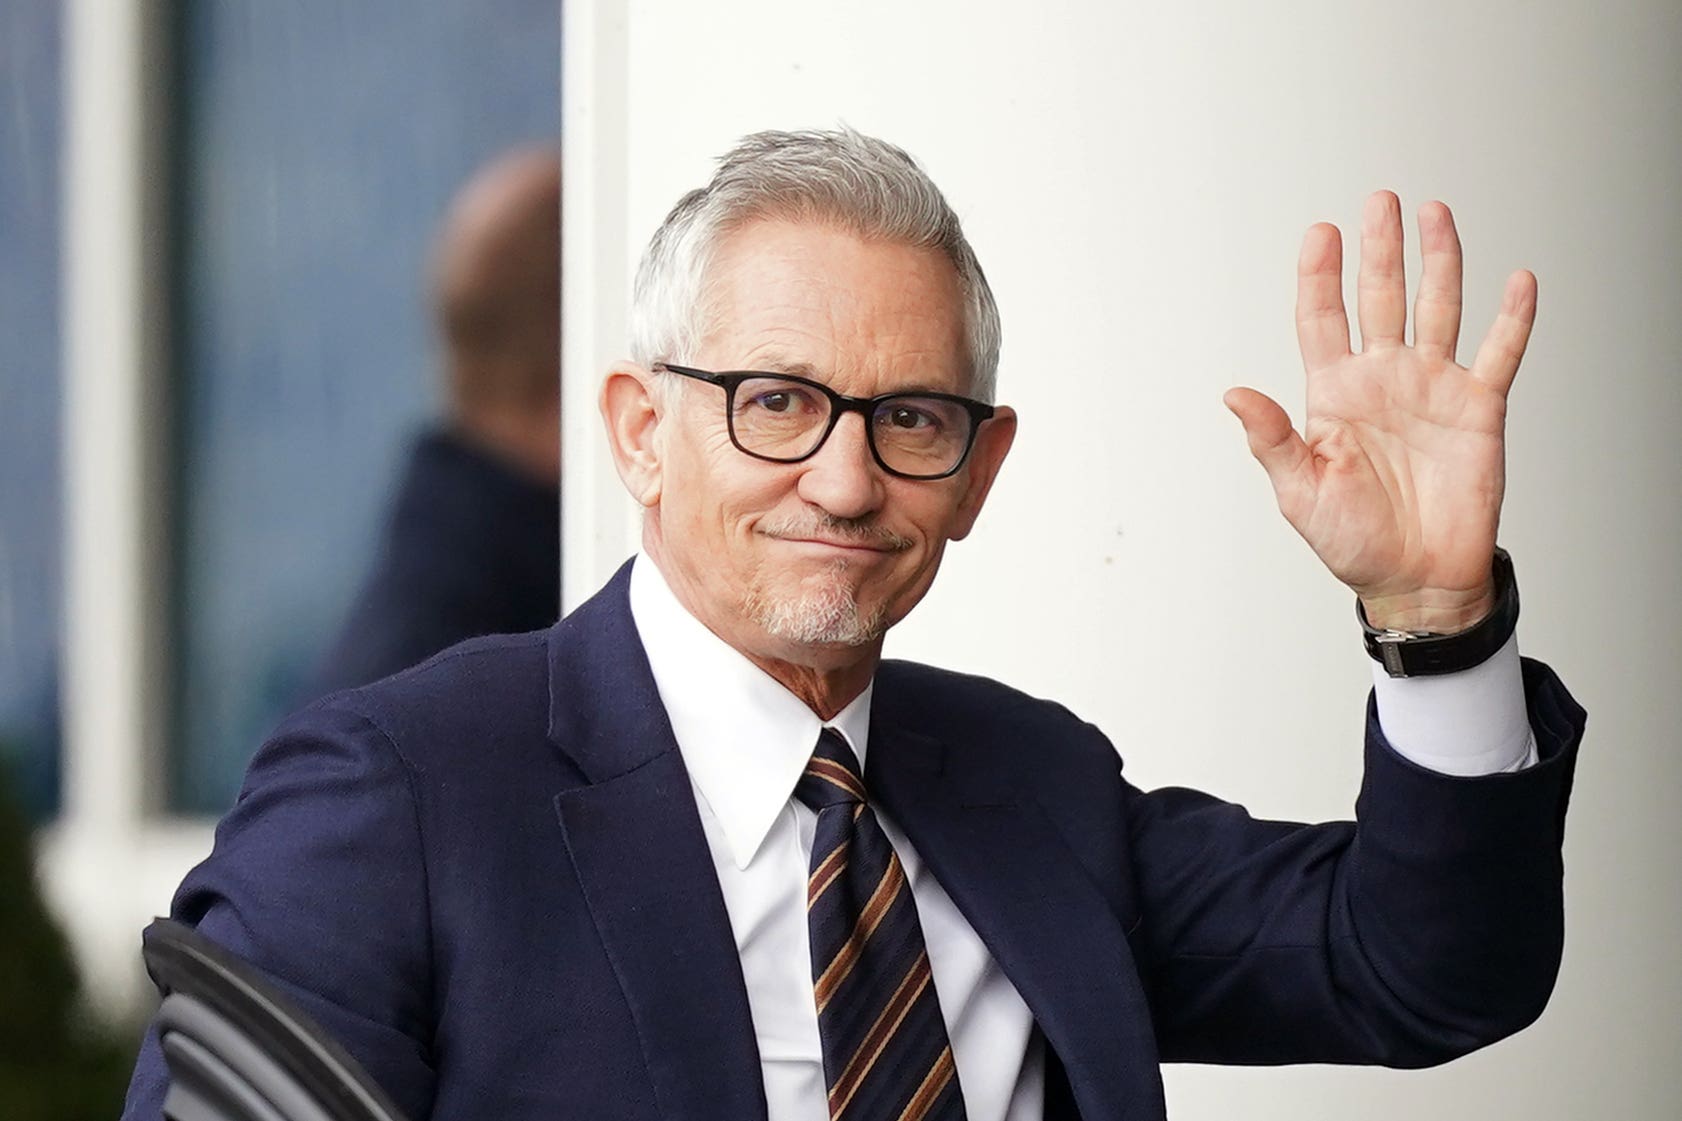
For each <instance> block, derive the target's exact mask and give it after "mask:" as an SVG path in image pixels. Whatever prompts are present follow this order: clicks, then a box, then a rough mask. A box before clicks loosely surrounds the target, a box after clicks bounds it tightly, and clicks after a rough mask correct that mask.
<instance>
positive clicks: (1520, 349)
mask: <svg viewBox="0 0 1682 1121" xmlns="http://www.w3.org/2000/svg"><path fill="white" fill-rule="evenodd" d="M1535 323H1536V275H1535V274H1534V273H1532V272H1531V271H1530V270H1529V269H1520V270H1518V271H1517V272H1515V273H1514V274H1513V275H1511V276H1509V277H1508V278H1507V290H1506V291H1505V292H1504V293H1502V296H1501V310H1500V312H1499V313H1497V314H1496V316H1495V322H1494V323H1492V324H1490V327H1489V333H1488V334H1486V335H1484V337H1483V342H1482V343H1480V344H1479V345H1478V354H1477V357H1476V358H1474V359H1472V376H1473V377H1475V378H1477V379H1478V380H1479V381H1481V382H1484V383H1485V384H1487V385H1488V386H1490V387H1491V388H1493V389H1497V390H1500V391H1501V392H1502V393H1505V392H1507V390H1508V389H1509V388H1511V387H1512V384H1513V378H1515V377H1517V376H1518V364H1519V363H1520V362H1521V361H1523V360H1524V348H1525V347H1526V346H1528V345H1529V344H1530V328H1531V327H1532V326H1534V325H1535Z"/></svg>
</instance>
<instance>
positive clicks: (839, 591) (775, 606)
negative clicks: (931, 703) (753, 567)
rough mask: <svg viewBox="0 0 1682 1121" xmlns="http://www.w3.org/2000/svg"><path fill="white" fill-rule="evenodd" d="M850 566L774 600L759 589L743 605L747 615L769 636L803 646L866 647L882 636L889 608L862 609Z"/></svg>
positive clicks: (841, 566) (835, 569)
mask: <svg viewBox="0 0 1682 1121" xmlns="http://www.w3.org/2000/svg"><path fill="white" fill-rule="evenodd" d="M846 573H847V566H846V564H845V563H844V562H843V563H839V564H837V565H836V566H835V567H834V568H832V569H831V570H830V571H829V572H828V573H826V574H825V576H824V577H823V582H822V584H821V585H820V586H818V587H815V588H804V589H802V590H801V591H800V592H799V593H798V594H796V595H794V596H791V597H788V598H782V599H773V598H772V597H770V596H768V595H766V594H765V593H764V592H762V591H758V590H755V591H753V592H750V593H749V594H748V596H747V600H746V602H745V603H744V604H743V605H742V610H743V613H744V614H746V615H747V617H748V618H750V619H752V620H753V621H754V622H756V623H758V624H759V625H760V626H761V627H764V628H765V631H766V633H767V634H769V635H771V636H772V637H774V638H780V639H782V640H784V641H785V642H794V643H799V644H800V645H803V646H818V645H840V646H863V645H865V644H866V643H869V642H874V641H875V640H876V639H878V638H880V637H881V636H882V632H883V630H884V629H885V628H884V627H883V626H882V616H883V615H884V614H885V610H884V608H885V605H881V604H879V605H877V607H876V608H875V610H872V611H870V612H864V611H860V610H859V605H858V600H857V599H856V598H855V596H854V592H853V589H852V587H851V586H850V585H849V584H848V583H847V579H846Z"/></svg>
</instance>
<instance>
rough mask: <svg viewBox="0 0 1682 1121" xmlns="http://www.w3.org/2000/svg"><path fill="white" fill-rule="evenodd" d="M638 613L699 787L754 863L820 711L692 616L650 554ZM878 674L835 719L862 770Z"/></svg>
mask: <svg viewBox="0 0 1682 1121" xmlns="http://www.w3.org/2000/svg"><path fill="white" fill-rule="evenodd" d="M630 600H631V618H632V619H633V620H634V621H635V622H636V626H637V634H638V635H639V636H640V637H641V639H642V645H643V650H644V651H645V652H646V653H647V655H648V665H649V668H650V669H651V670H652V671H653V674H654V685H655V688H656V689H657V690H658V691H659V694H660V702H661V704H663V705H664V706H665V709H666V716H667V718H668V719H669V720H670V721H671V725H672V734H673V735H674V736H676V737H677V745H678V750H679V751H681V752H682V753H683V762H684V766H685V767H687V768H688V770H689V776H690V778H691V780H692V781H693V782H694V784H695V788H696V789H697V790H698V791H699V792H700V794H701V796H702V797H703V798H705V799H706V802H707V805H708V807H709V808H710V809H711V810H712V813H713V816H714V817H715V818H716V819H717V820H718V823H719V825H720V826H721V827H722V828H723V830H724V835H725V837H726V838H727V839H728V841H729V845H730V855H731V858H732V859H733V860H734V861H735V864H736V867H737V868H746V867H747V865H748V863H749V862H750V861H751V860H752V859H753V857H754V854H755V853H757V852H758V851H759V847H760V845H762V844H763V843H764V841H765V837H766V835H767V834H768V833H770V831H771V826H772V825H774V824H775V823H776V820H777V816H778V815H779V814H780V813H782V811H783V807H785V806H787V805H788V804H789V799H790V797H791V796H792V795H793V793H794V786H795V783H797V782H798V781H799V780H800V775H801V773H802V772H803V771H805V769H806V763H807V760H809V759H810V758H811V756H812V749H813V748H815V747H816V746H817V743H818V732H819V731H820V730H821V729H822V728H823V727H824V726H825V725H824V722H823V721H821V720H819V719H818V716H817V714H816V713H814V712H813V711H812V710H811V709H809V708H807V707H806V705H805V703H804V702H803V701H801V700H800V698H798V697H796V696H795V695H794V694H793V693H791V692H789V691H788V690H787V689H786V688H784V687H783V686H782V684H781V683H780V682H778V681H777V680H776V679H775V678H773V677H772V676H771V675H770V674H768V673H766V672H765V671H764V670H762V669H760V668H759V667H758V666H756V665H754V664H753V663H752V662H750V661H748V659H747V658H746V657H744V656H743V655H742V654H741V653H740V652H738V651H737V650H735V649H734V648H733V647H731V646H730V644H729V643H727V642H725V641H724V640H723V639H721V638H719V637H718V636H717V635H715V634H714V633H713V632H712V631H710V630H708V629H707V628H706V626H705V625H704V624H703V623H702V622H701V621H700V620H699V619H696V618H695V617H694V616H693V615H691V614H690V613H689V612H688V610H687V609H685V608H684V606H683V604H681V603H680V602H678V598H677V596H675V595H674V594H672V590H671V588H670V586H668V585H667V583H666V580H665V577H664V576H663V575H661V573H660V570H659V568H657V567H656V566H655V564H654V562H653V561H651V560H650V559H649V558H648V557H647V556H646V555H645V554H641V553H639V554H637V558H636V561H635V563H634V564H633V565H632V568H631V592H630ZM875 688H876V686H875V683H874V682H872V683H871V684H870V685H867V686H866V687H865V690H864V692H862V693H860V694H859V695H858V696H857V697H856V698H854V700H853V701H852V703H851V704H849V705H847V707H846V708H844V709H842V710H841V711H840V712H838V713H836V715H835V718H834V719H833V720H831V721H829V727H832V728H835V729H836V730H837V731H839V732H840V733H841V734H842V735H843V736H844V737H845V738H846V740H847V742H848V744H849V745H851V746H852V749H853V753H854V754H855V755H857V756H858V759H859V770H860V771H861V772H862V771H863V770H864V760H865V753H866V751H867V750H868V748H869V735H870V699H871V694H872V693H873V692H874V691H875Z"/></svg>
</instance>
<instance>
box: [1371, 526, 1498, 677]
mask: <svg viewBox="0 0 1682 1121" xmlns="http://www.w3.org/2000/svg"><path fill="white" fill-rule="evenodd" d="M1491 575H1493V576H1494V578H1495V610H1493V611H1491V612H1490V613H1489V614H1488V615H1486V616H1484V617H1483V619H1481V620H1479V622H1478V623H1477V624H1475V625H1474V626H1473V627H1471V629H1469V630H1464V631H1460V632H1458V633H1456V634H1435V633H1433V632H1431V631H1399V630H1390V629H1383V630H1381V629H1379V628H1378V627H1375V626H1373V625H1372V624H1371V623H1369V622H1367V613H1366V611H1365V610H1364V609H1363V608H1362V607H1361V601H1360V598H1359V597H1357V598H1356V600H1355V617H1356V618H1357V619H1359V620H1360V621H1361V630H1362V631H1363V632H1365V641H1366V646H1367V653H1368V654H1370V655H1372V658H1373V661H1375V662H1378V663H1379V664H1380V665H1382V666H1383V667H1384V672H1385V673H1387V674H1389V675H1390V676H1391V677H1428V676H1431V675H1434V674H1439V673H1458V672H1459V671H1461V670H1463V669H1471V668H1472V667H1473V666H1475V665H1478V664H1479V663H1481V662H1485V661H1487V660H1489V658H1490V657H1491V656H1492V655H1494V653H1495V652H1496V651H1497V650H1499V649H1501V647H1503V646H1505V645H1506V644H1507V640H1508V639H1509V638H1511V637H1513V629H1514V628H1515V627H1517V626H1518V584H1517V583H1516V582H1515V581H1514V580H1513V560H1512V558H1511V557H1509V556H1508V555H1507V550H1505V549H1496V550H1495V560H1494V562H1493V564H1492V565H1491Z"/></svg>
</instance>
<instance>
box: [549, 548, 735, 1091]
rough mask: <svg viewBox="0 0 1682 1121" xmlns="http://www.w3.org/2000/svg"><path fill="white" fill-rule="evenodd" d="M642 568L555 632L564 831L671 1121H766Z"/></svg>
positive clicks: (553, 730)
mask: <svg viewBox="0 0 1682 1121" xmlns="http://www.w3.org/2000/svg"><path fill="white" fill-rule="evenodd" d="M628 582H629V566H628V565H627V566H626V567H625V568H623V569H621V570H620V572H619V574H618V575H617V576H616V577H615V578H614V579H613V581H612V582H610V583H609V584H608V586H607V587H606V588H605V589H603V591H602V592H601V593H600V594H598V595H597V596H596V597H595V598H593V599H592V600H591V601H590V602H589V603H587V604H585V605H584V606H583V607H580V608H579V609H578V610H577V611H576V612H574V613H573V614H572V615H569V616H568V617H567V618H566V619H564V620H562V622H561V623H560V624H558V625H557V626H556V628H555V630H554V631H553V632H552V633H551V646H550V651H551V652H550V734H551V737H552V738H553V739H554V742H555V743H556V745H557V746H558V747H559V748H560V749H561V750H562V751H563V752H564V753H565V754H566V756H567V757H568V758H569V759H570V760H571V761H572V763H573V764H574V765H575V766H576V767H577V768H578V769H579V771H581V772H582V774H583V777H584V779H585V780H586V783H587V784H586V785H583V786H579V787H577V788H575V789H571V790H567V791H563V792H562V793H560V794H558V795H557V796H556V798H555V810H556V814H557V816H558V817H559V820H560V826H561V835H562V838H563V840H564V841H565V843H566V846H567V850H568V852H569V854H570V855H571V857H572V864H573V868H574V869H575V870H576V872H577V874H578V881H579V883H580V885H581V886H582V888H583V892H584V898H585V900H586V902H587V904H588V906H589V908H590V914H591V916H592V918H593V919H594V920H595V924H596V929H597V931H598V933H599V934H600V935H601V939H602V945H603V946H604V948H605V949H606V952H607V956H608V960H609V961H610V962H611V963H612V966H613V969H614V973H615V975H616V976H617V978H618V981H619V985H620V988H621V989H622V991H623V992H624V994H625V1000H626V1003H627V1004H628V1005H629V1007H630V1010H631V1015H632V1017H633V1018H634V1019H635V1021H636V1025H637V1034H638V1036H639V1038H640V1039H641V1041H642V1047H643V1056H644V1060H645V1062H646V1063H647V1066H648V1071H649V1076H650V1078H651V1079H652V1081H653V1084H654V1092H655V1099H656V1102H657V1103H658V1106H659V1115H660V1117H661V1118H662V1119H677V1118H693V1119H695V1121H703V1119H714V1118H719V1117H730V1118H743V1119H746V1121H763V1119H764V1118H765V1116H766V1106H765V1088H764V1081H763V1077H762V1075H761V1072H760V1065H759V1052H758V1048H757V1046H756V1044H755V1040H754V1033H753V1020H752V1015H751V1013H750V1011H749V1009H748V1001H747V989H746V986H745V984H744V982H743V980H742V970H741V965H740V963H739V961H738V959H737V953H736V943H735V938H734V936H733V935H732V933H731V929H730V917H729V914H728V913H727V912H726V910H725V907H724V897H723V895H722V893H721V892H720V890H719V886H718V876H717V873H716V871H715V870H714V868H713V865H712V858H711V855H710V853H709V850H708V848H707V841H706V835H705V833H704V832H703V830H702V826H701V819H700V815H699V813H698V811H697V809H696V806H695V799H694V794H693V790H692V788H691V786H690V780H689V774H688V771H687V770H686V769H685V768H684V766H683V759H682V756H681V755H680V754H679V752H678V748H677V742H676V740H675V739H674V738H673V736H672V731H671V726H670V724H669V723H668V722H667V720H666V716H665V710H664V709H663V708H662V707H661V705H660V700H659V694H658V693H657V692H656V690H655V687H654V680H653V677H652V675H651V673H650V672H649V669H648V661H647V658H646V656H645V655H644V654H643V650H642V644H641V642H640V641H639V640H638V638H637V636H636V628H635V625H634V624H633V623H632V621H631V616H630V609H629V605H628V601H627V599H626V588H627V586H628Z"/></svg>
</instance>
